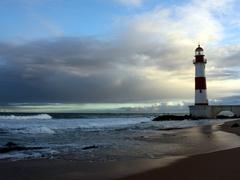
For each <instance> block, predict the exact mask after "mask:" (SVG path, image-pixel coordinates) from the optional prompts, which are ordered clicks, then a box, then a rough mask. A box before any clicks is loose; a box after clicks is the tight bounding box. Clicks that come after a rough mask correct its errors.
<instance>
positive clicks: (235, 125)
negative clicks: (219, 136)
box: [231, 123, 240, 128]
mask: <svg viewBox="0 0 240 180" xmlns="http://www.w3.org/2000/svg"><path fill="white" fill-rule="evenodd" d="M236 127H240V125H239V124H238V123H234V124H232V125H231V128H236Z"/></svg>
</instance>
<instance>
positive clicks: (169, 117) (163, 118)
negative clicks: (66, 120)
mask: <svg viewBox="0 0 240 180" xmlns="http://www.w3.org/2000/svg"><path fill="white" fill-rule="evenodd" d="M186 119H191V117H190V116H189V115H184V116H177V115H161V116H158V117H155V118H154V119H153V121H171V120H174V121H182V120H186Z"/></svg>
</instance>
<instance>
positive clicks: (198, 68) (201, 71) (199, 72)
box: [195, 63, 205, 77]
mask: <svg viewBox="0 0 240 180" xmlns="http://www.w3.org/2000/svg"><path fill="white" fill-rule="evenodd" d="M195 77H205V64H204V63H196V64H195Z"/></svg>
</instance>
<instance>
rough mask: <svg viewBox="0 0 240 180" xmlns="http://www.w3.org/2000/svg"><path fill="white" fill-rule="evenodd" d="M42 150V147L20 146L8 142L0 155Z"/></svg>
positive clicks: (1, 149)
mask: <svg viewBox="0 0 240 180" xmlns="http://www.w3.org/2000/svg"><path fill="white" fill-rule="evenodd" d="M37 149H42V147H25V146H19V145H17V144H15V143H13V142H8V143H7V144H5V145H4V146H3V147H1V148H0V153H8V152H11V151H26V150H37Z"/></svg>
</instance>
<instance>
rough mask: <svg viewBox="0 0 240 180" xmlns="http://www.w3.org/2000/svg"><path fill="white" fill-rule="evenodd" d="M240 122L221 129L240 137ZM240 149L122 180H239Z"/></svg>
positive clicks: (192, 159) (203, 156)
mask: <svg viewBox="0 0 240 180" xmlns="http://www.w3.org/2000/svg"><path fill="white" fill-rule="evenodd" d="M236 123H237V124H239V125H240V121H239V120H237V121H232V122H227V123H225V124H223V125H222V126H221V127H220V129H221V130H223V131H227V132H231V133H235V134H238V135H240V127H232V125H233V124H236ZM239 163H240V148H234V149H230V150H223V151H218V152H213V153H207V154H201V155H195V156H190V157H188V158H184V159H182V160H179V161H177V162H175V163H173V164H171V165H169V166H166V167H162V168H157V169H153V170H150V171H147V172H143V173H139V174H135V175H132V176H128V177H125V178H122V180H130V179H131V180H134V179H137V180H141V179H164V180H175V179H180V180H203V179H204V180H239V179H240V173H239V171H240V166H239Z"/></svg>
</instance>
